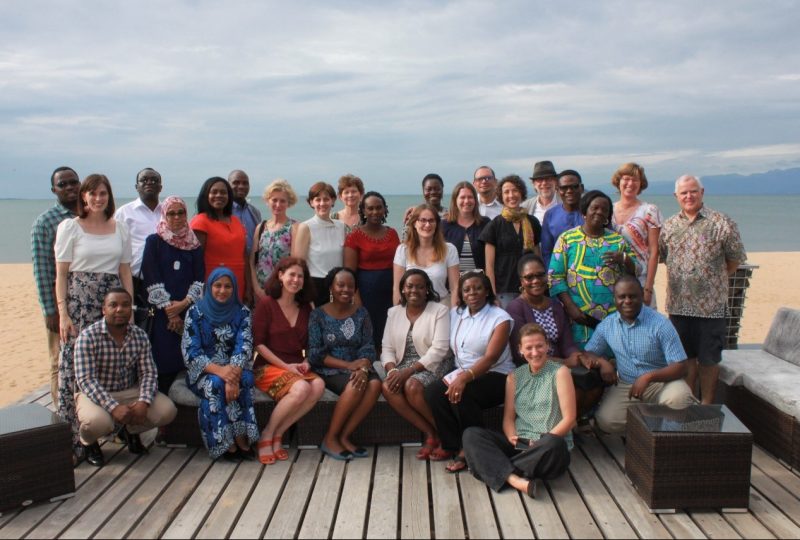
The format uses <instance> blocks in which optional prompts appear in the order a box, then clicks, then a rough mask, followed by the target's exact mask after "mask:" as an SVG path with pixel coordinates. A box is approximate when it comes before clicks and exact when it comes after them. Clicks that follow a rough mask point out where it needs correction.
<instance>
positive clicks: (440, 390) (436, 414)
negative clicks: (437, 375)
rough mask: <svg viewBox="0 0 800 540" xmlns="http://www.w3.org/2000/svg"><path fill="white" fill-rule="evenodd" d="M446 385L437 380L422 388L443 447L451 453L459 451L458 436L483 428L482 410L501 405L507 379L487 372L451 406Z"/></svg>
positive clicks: (498, 374)
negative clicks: (473, 428) (466, 431)
mask: <svg viewBox="0 0 800 540" xmlns="http://www.w3.org/2000/svg"><path fill="white" fill-rule="evenodd" d="M446 391H447V385H446V384H444V381H442V380H439V381H436V382H435V383H433V384H431V385H430V386H428V387H427V388H425V401H426V402H427V403H428V406H429V407H430V408H431V412H432V413H433V419H434V420H435V421H436V430H437V431H438V432H439V438H440V439H441V441H442V448H444V449H445V450H449V451H451V452H455V451H458V450H460V449H461V448H462V444H461V434H462V433H464V430H466V429H467V428H469V427H473V426H479V427H482V426H483V411H484V409H490V408H492V407H496V406H498V405H502V404H503V401H504V400H505V393H506V376H505V375H503V374H502V373H495V372H493V371H490V372H488V373H486V374H485V375H483V376H481V377H479V378H478V379H476V380H474V381H472V382H471V383H469V384H468V385H467V386H465V387H464V395H463V396H461V401H460V402H458V403H457V404H453V403H450V401H449V400H448V399H447V396H446V395H444V393H445V392H446Z"/></svg>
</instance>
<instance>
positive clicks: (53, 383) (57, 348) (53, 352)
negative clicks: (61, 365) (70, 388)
mask: <svg viewBox="0 0 800 540" xmlns="http://www.w3.org/2000/svg"><path fill="white" fill-rule="evenodd" d="M44 331H45V332H46V333H47V357H48V358H49V359H50V395H51V396H53V403H58V357H59V355H60V354H61V338H60V337H59V335H58V332H51V331H50V330H49V329H48V328H47V326H45V327H44Z"/></svg>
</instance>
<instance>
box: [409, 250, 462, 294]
mask: <svg viewBox="0 0 800 540" xmlns="http://www.w3.org/2000/svg"><path fill="white" fill-rule="evenodd" d="M445 246H447V255H445V258H444V260H443V261H439V262H435V263H433V264H432V265H430V266H420V265H418V264H415V263H411V262H409V260H408V254H407V253H406V245H405V244H400V245H399V246H397V251H395V252H394V264H396V265H397V266H402V267H403V268H405V269H406V270H411V269H412V268H419V269H420V270H424V271H425V273H426V274H428V277H429V278H431V281H432V282H433V290H434V291H436V292H437V293H439V296H440V297H441V298H444V297H446V296H447V295H448V294H450V293H449V292H448V291H447V269H448V268H450V267H453V266H458V250H457V249H456V246H454V245H453V244H451V243H450V242H446V243H445ZM451 285H452V286H455V285H456V284H455V283H452V284H451Z"/></svg>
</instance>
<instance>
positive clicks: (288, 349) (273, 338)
mask: <svg viewBox="0 0 800 540" xmlns="http://www.w3.org/2000/svg"><path fill="white" fill-rule="evenodd" d="M310 316H311V305H310V304H302V305H301V306H300V311H299V313H298V314H297V320H296V321H295V323H294V326H292V325H291V324H289V320H288V319H287V318H286V315H284V313H283V310H282V309H281V306H280V304H278V301H277V300H275V299H274V298H272V297H271V296H265V297H264V298H262V299H261V300H260V301H259V302H258V304H257V305H256V310H255V313H253V348H256V347H258V346H259V345H265V346H266V347H267V348H268V349H269V350H270V351H272V352H273V353H274V354H275V356H277V357H278V358H280V359H281V360H283V361H284V362H285V363H287V364H300V363H302V362H303V360H304V358H303V350H305V349H308V319H309V317H310ZM267 363H268V362H267V359H266V358H264V357H262V356H261V354H259V355H258V356H257V357H256V364H258V365H264V364H267Z"/></svg>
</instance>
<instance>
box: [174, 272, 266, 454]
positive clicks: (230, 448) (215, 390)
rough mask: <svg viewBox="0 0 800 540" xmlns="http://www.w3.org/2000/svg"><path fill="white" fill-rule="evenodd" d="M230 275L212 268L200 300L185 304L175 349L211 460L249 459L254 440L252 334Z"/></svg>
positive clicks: (248, 316)
mask: <svg viewBox="0 0 800 540" xmlns="http://www.w3.org/2000/svg"><path fill="white" fill-rule="evenodd" d="M237 288H238V287H237V283H236V277H235V275H234V273H233V272H232V271H231V270H230V269H228V268H226V267H224V266H222V267H218V268H215V269H214V270H213V271H212V272H211V275H209V276H208V280H207V281H206V286H205V291H204V293H203V298H202V299H201V300H200V301H199V302H197V303H196V304H195V305H194V306H192V307H191V308H189V311H188V312H187V313H186V320H185V321H184V330H183V340H182V342H181V350H182V352H183V361H184V363H185V364H186V368H187V369H188V370H189V372H188V373H187V375H186V382H187V384H188V386H189V389H190V390H191V391H192V392H194V393H195V394H197V395H198V396H199V397H200V409H199V411H198V420H199V423H200V430H201V431H202V435H203V442H204V443H205V445H206V448H207V449H208V453H209V455H210V456H211V458H212V459H217V458H218V457H220V456H223V455H224V456H225V458H226V459H229V460H239V459H242V458H245V459H248V458H249V459H252V453H251V450H250V447H251V445H252V444H253V443H255V442H256V441H257V440H258V435H259V434H258V425H257V423H256V415H255V410H254V409H253V372H252V371H251V366H252V361H253V360H252V359H253V336H252V334H251V330H250V310H249V309H247V308H246V307H245V306H243V305H242V303H241V301H240V300H239V294H238V291H237Z"/></svg>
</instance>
